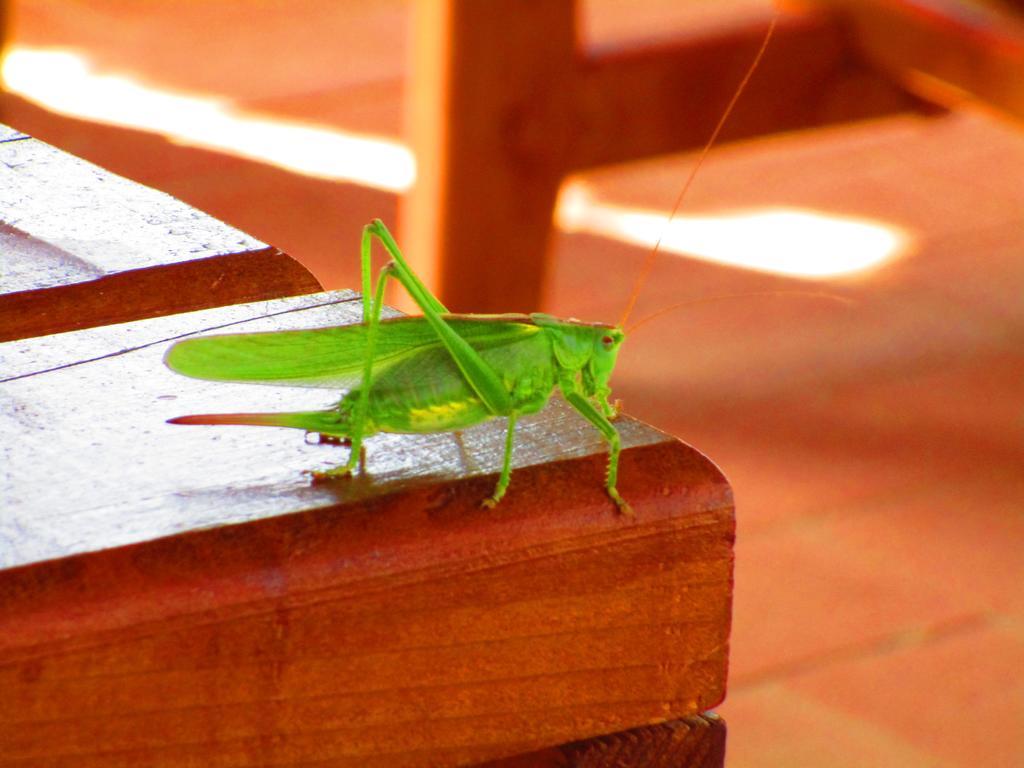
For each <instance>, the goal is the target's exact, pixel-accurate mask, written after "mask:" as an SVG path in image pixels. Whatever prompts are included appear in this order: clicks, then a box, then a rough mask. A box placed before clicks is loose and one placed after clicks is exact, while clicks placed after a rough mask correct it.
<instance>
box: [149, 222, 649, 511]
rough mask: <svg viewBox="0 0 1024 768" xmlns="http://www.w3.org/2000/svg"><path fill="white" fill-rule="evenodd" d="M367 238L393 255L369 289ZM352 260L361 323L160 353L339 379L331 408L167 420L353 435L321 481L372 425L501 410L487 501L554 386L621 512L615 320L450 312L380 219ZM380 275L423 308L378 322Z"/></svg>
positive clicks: (216, 369)
mask: <svg viewBox="0 0 1024 768" xmlns="http://www.w3.org/2000/svg"><path fill="white" fill-rule="evenodd" d="M374 238H376V239H377V240H379V241H380V242H381V244H382V245H383V246H384V248H385V250H386V251H387V253H388V255H389V256H390V258H391V260H390V261H389V262H388V264H387V265H386V266H385V267H384V268H383V270H382V271H381V273H380V276H379V278H378V280H377V285H376V288H375V290H374V291H373V292H372V294H371V292H370V282H371V274H370V271H371V264H370V257H371V249H372V245H373V240H374ZM361 258H362V287H363V323H362V324H359V325H345V326H335V327H328V328H313V329H309V330H298V331H277V332H269V333H242V334H229V335H224V336H207V337H200V338H195V339H187V340H185V341H180V342H178V343H177V344H175V345H174V346H173V347H171V349H170V350H169V351H168V352H167V356H166V357H165V360H164V362H165V363H166V364H167V366H168V367H169V368H171V369H172V370H174V371H176V372H178V373H181V374H184V375H186V376H192V377H194V378H199V379H207V380H212V381H234V382H262V383H268V384H284V385H289V384H290V385H293V386H295V385H297V386H318V387H329V388H346V389H347V390H348V391H347V392H346V393H345V394H344V396H343V397H342V398H341V400H340V402H339V403H338V404H337V406H335V407H334V408H331V409H330V410H326V411H300V412H292V413H234V414H202V415H195V416H181V417H178V418H175V419H171V420H170V421H171V423H173V424H247V425H258V426H273V427H295V428H298V429H304V430H306V431H308V432H318V433H320V434H321V435H327V436H332V437H339V438H344V439H346V440H349V441H351V452H350V455H349V458H348V461H347V463H345V464H344V465H342V466H340V467H337V468H335V469H331V470H328V471H326V472H317V473H314V476H315V477H318V478H321V479H324V478H332V477H339V476H345V475H348V474H351V473H352V472H353V471H354V470H355V468H356V466H357V465H359V464H360V461H361V457H362V442H363V439H364V438H366V437H368V436H370V435H373V434H375V433H377V432H405V433H423V432H447V431H453V430H459V429H463V428H465V427H469V426H472V425H474V424H479V423H481V422H483V421H487V420H488V419H492V418H495V417H498V416H504V417H506V418H507V419H508V426H507V430H506V435H505V453H504V457H503V459H502V466H501V474H500V475H499V476H498V482H497V485H496V486H495V488H494V493H492V494H491V496H490V497H488V498H487V499H486V500H485V501H484V505H485V506H488V507H493V506H494V505H496V504H497V503H498V502H499V501H501V499H502V497H503V496H504V495H505V492H506V490H507V489H508V486H509V481H510V480H511V476H512V445H513V440H514V432H515V426H516V420H517V419H518V418H519V417H520V416H521V415H523V414H529V413H536V412H537V411H539V410H541V409H542V408H543V407H544V406H545V405H546V404H547V402H548V400H549V399H550V398H551V395H552V393H553V392H554V390H555V387H557V388H558V390H559V391H560V392H561V393H562V396H563V397H564V398H565V399H566V401H568V403H569V404H570V405H572V407H573V408H575V409H576V411H578V412H579V413H580V415H582V416H583V417H584V418H585V419H587V421H589V422H590V423H591V424H593V425H594V426H595V427H596V428H597V429H598V431H599V432H600V433H601V435H602V436H603V437H604V438H605V440H607V441H608V446H609V451H608V470H607V475H606V480H605V487H606V489H607V491H608V495H609V496H610V497H611V498H612V500H613V501H614V502H615V504H616V505H618V508H619V509H620V510H621V511H622V512H623V513H625V514H631V510H630V507H629V505H628V504H627V503H626V502H625V500H623V498H622V497H621V496H620V495H619V491H618V489H617V487H616V484H617V479H618V467H619V452H620V442H619V433H618V431H617V430H616V429H615V427H614V426H613V425H612V423H611V420H612V419H614V418H615V416H616V415H617V414H618V409H617V407H616V406H615V405H613V404H612V403H611V402H609V399H608V398H609V395H610V394H611V388H610V387H609V385H608V380H609V378H610V377H611V375H612V371H613V370H614V368H615V359H616V356H617V355H618V352H619V347H620V346H621V344H622V341H623V339H625V333H623V331H622V329H621V328H618V327H616V326H613V325H605V324H602V323H583V322H580V321H578V320H561V319H559V318H556V317H552V316H551V315H546V314H543V313H540V312H535V313H533V314H530V315H516V314H509V315H459V314H452V313H449V312H448V310H447V309H446V308H445V307H444V305H443V304H441V302H440V301H438V300H437V298H436V297H434V296H433V295H432V294H431V293H430V291H429V290H428V289H427V288H426V286H424V285H423V283H422V282H421V281H420V279H419V278H418V277H417V276H416V274H415V273H414V272H413V271H412V269H411V268H410V267H409V265H408V263H407V262H406V260H405V258H404V257H403V256H402V252H401V251H400V250H399V248H398V245H397V244H396V243H395V240H394V238H392V236H391V233H390V232H388V230H387V228H386V227H385V226H384V224H383V223H382V222H381V221H380V220H379V219H378V220H375V221H373V222H371V223H370V224H368V225H367V226H366V227H364V229H363V237H362V245H361ZM389 278H395V279H397V280H398V282H399V283H401V284H402V286H403V287H404V288H405V290H406V291H408V292H409V295H410V296H411V297H412V298H413V300H414V301H415V302H416V304H417V306H418V307H419V308H420V309H421V310H422V312H423V316H422V317H398V318H392V319H383V320H382V319H381V309H382V308H383V306H384V289H385V287H386V285H387V281H388V279H389ZM371 296H372V298H371Z"/></svg>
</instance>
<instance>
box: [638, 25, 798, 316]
mask: <svg viewBox="0 0 1024 768" xmlns="http://www.w3.org/2000/svg"><path fill="white" fill-rule="evenodd" d="M778 21H779V14H778V12H776V13H775V15H774V16H772V20H771V23H769V24H768V31H767V32H765V35H764V40H762V41H761V47H760V48H759V49H758V50H757V54H756V55H755V56H754V61H753V62H751V64H750V67H749V68H748V69H747V73H746V74H745V75H744V76H743V79H742V80H741V81H740V85H739V87H738V88H737V89H736V92H735V93H733V95H732V99H731V100H730V101H729V105H728V106H727V107H726V108H725V112H723V113H722V116H721V117H720V118H719V119H718V124H717V125H716V126H715V130H713V131H712V132H711V138H709V139H708V141H707V143H706V144H705V145H704V149H702V150H701V153H700V156H699V157H698V158H697V162H696V163H695V164H694V166H693V169H692V170H691V171H690V175H689V176H688V177H687V178H686V183H685V184H683V188H682V189H681V190H680V192H679V196H678V197H676V202H675V205H673V206H672V211H671V213H669V215H668V219H666V220H665V226H664V227H662V230H661V234H659V235H658V240H657V242H655V244H654V250H652V251H651V252H650V253H649V254H647V259H646V260H645V261H644V265H643V268H642V269H641V270H640V274H639V275H637V279H636V282H635V283H633V291H632V293H630V296H629V302H628V303H627V304H626V311H625V312H623V313H622V319H621V320H619V328H623V327H625V325H626V321H627V320H628V319H629V316H630V315H631V314H632V313H633V307H635V306H636V302H637V299H639V298H640V291H641V290H643V287H644V285H645V284H646V282H647V278H648V277H650V274H651V270H652V269H653V268H654V259H655V258H656V257H657V255H658V250H659V249H660V248H661V241H662V240H664V239H665V235H666V233H667V232H668V228H669V225H670V224H671V223H672V219H674V218H675V217H676V214H677V213H679V208H680V207H681V206H682V204H683V200H684V199H685V198H686V193H687V192H688V191H689V190H690V185H691V184H693V180H694V179H695V178H696V177H697V172H698V171H700V167H701V166H702V165H703V164H704V160H705V158H707V156H708V153H709V152H710V151H711V147H713V146H714V145H715V141H717V139H718V134H720V133H721V132H722V128H723V127H724V126H725V122H726V120H728V119H729V115H731V114H732V110H733V108H734V107H735V106H736V102H738V101H739V100H740V96H741V95H743V91H744V90H745V89H746V87H747V83H749V82H750V78H751V77H753V75H754V72H755V71H757V67H758V65H760V63H761V59H762V58H763V57H764V52H765V51H766V50H767V49H768V42H769V41H770V40H771V39H772V35H773V34H774V33H775V26H776V24H777V23H778Z"/></svg>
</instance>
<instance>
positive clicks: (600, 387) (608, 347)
mask: <svg viewBox="0 0 1024 768" xmlns="http://www.w3.org/2000/svg"><path fill="white" fill-rule="evenodd" d="M593 330H594V341H593V345H594V346H593V352H592V353H591V355H590V360H588V361H587V365H586V367H585V368H584V369H583V372H582V373H583V388H584V390H585V391H586V393H587V394H588V395H593V396H595V397H597V398H598V399H599V400H600V401H601V402H602V403H603V404H607V401H608V396H609V395H610V394H611V391H612V390H611V387H610V386H609V384H608V381H609V379H611V377H612V372H613V371H614V370H615V360H616V358H618V356H619V347H621V346H622V342H623V341H624V340H625V338H626V334H625V332H623V330H622V329H621V328H616V327H615V326H605V327H600V326H595V327H594V329H593Z"/></svg>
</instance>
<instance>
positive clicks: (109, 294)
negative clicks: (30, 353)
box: [0, 129, 319, 341]
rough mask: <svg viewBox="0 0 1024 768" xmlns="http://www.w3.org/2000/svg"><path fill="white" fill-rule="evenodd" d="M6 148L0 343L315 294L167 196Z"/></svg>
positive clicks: (37, 146) (18, 147) (274, 261)
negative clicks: (173, 314)
mask: <svg viewBox="0 0 1024 768" xmlns="http://www.w3.org/2000/svg"><path fill="white" fill-rule="evenodd" d="M0 139H2V140H0V248H2V250H3V265H2V266H3V271H2V273H0V340H4V341H6V340H11V339H18V338H26V337H29V336H38V335H43V334H46V333H56V332H61V331H67V330H73V329H79V328H88V327H93V326H97V325H104V324H108V323H114V322H124V321H127V320H134V319H139V318H143V317H153V316H156V315H161V314H170V313H173V312H182V311H187V310H191V309H199V308H204V307H211V306H218V305H221V304H229V303H238V302H244V301H252V300H256V299H263V298H276V297H279V296H288V295H294V294H301V293H307V292H310V291H315V290H318V288H319V284H318V283H317V282H316V280H315V279H314V278H313V277H312V275H310V274H309V272H308V271H306V270H305V269H304V268H303V267H302V266H300V265H299V264H298V263H296V262H295V261H294V260H292V259H291V258H290V257H288V256H287V255H285V254H283V253H281V252H280V251H279V250H277V249H276V248H272V247H270V246H267V245H265V244H264V243H261V242H259V241H258V240H255V239H253V238H251V237H249V236H248V235H246V234H245V233H243V232H241V231H239V230H237V229H234V228H232V227H229V226H228V225H226V224H224V223H223V222H220V221H217V220H216V219H214V218H212V217H210V216H207V215H206V214H204V213H202V212H200V211H197V210H196V209H194V208H191V207H190V206H188V205H185V204H184V203H182V202H180V201H178V200H175V199H174V198H172V197H170V196H168V195H165V194H163V193H161V192H157V191H156V190H153V189H149V188H147V187H143V186H141V185H139V184H136V183H134V182H132V181H129V180H128V179H124V178H121V177H119V176H115V175H113V174H111V173H108V172H107V171H104V170H103V169H101V168H98V167H96V166H94V165H92V164H90V163H87V162H84V161H82V160H79V159H77V158H75V157H72V156H70V155H68V154H66V153H64V152H61V151H60V150H58V149H56V148H54V147H51V146H49V145H47V144H44V143H43V142H40V141H37V140H35V139H32V138H29V137H27V136H25V135H24V134H19V133H18V132H17V131H13V130H12V129H6V130H5V132H4V133H3V134H0Z"/></svg>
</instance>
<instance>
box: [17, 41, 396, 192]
mask: <svg viewBox="0 0 1024 768" xmlns="http://www.w3.org/2000/svg"><path fill="white" fill-rule="evenodd" d="M2 73H3V81H4V87H5V88H6V89H7V90H8V91H10V92H13V93H16V94H18V95H20V96H22V97H24V98H26V99H28V100H29V101H31V102H34V103H35V104H38V105H39V106H41V107H43V108H45V109H48V110H50V111H51V112H57V113H59V114H63V115H69V116H72V117H78V118H84V119H86V120H93V121H95V122H99V123H105V124H108V125H117V126H122V127H126V128H137V129H141V130H145V131H152V132H153V133H157V134H160V135H163V136H166V137H167V138H168V139H170V140H171V141H173V142H175V143H178V144H184V145H186V146H193V147H202V148H204V149H212V150H216V151H218V152H224V153H226V154H231V155H235V156H238V157H244V158H248V159H251V160H257V161H259V162H263V163H268V164H270V165H275V166H278V167H280V168H285V169H287V170H289V171H294V172H296V173H301V174H304V175H306V176H314V177H317V178H321V179H331V180H337V181H347V182H352V183H355V184H361V185H363V186H367V187H373V188H375V189H383V190H387V191H390V192H404V191H406V190H408V189H409V188H410V187H411V186H412V184H413V181H414V180H415V178H416V162H415V159H414V158H413V154H412V152H411V151H410V150H409V148H408V147H406V146H405V145H403V144H401V143H400V142H397V141H392V140H390V139H384V138H377V137H373V136H360V135H357V134H352V133H347V132H345V131H341V130H338V129H335V128H323V127H319V126H315V125H308V124H304V123H299V122H294V121H287V120H281V119H276V118H275V119H269V118H266V117H260V116H257V115H252V114H246V113H245V112H243V111H240V110H236V109H234V108H233V107H232V105H231V104H230V103H229V102H226V101H224V100H221V99H215V98H209V97H202V96H192V95H188V94H180V93H172V92H169V91H163V90H160V89H157V88H152V87H149V86H144V85H141V84H139V83H137V82H135V81H133V80H131V79H129V78H126V77H117V76H113V75H99V74H96V73H95V72H93V71H92V69H91V67H90V65H89V62H88V60H87V59H86V58H85V57H83V56H81V55H79V54H77V53H74V52H71V51H65V50H56V49H34V48H24V47H14V48H11V49H10V51H9V52H8V53H7V55H6V57H5V58H4V62H3V70H2Z"/></svg>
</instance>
